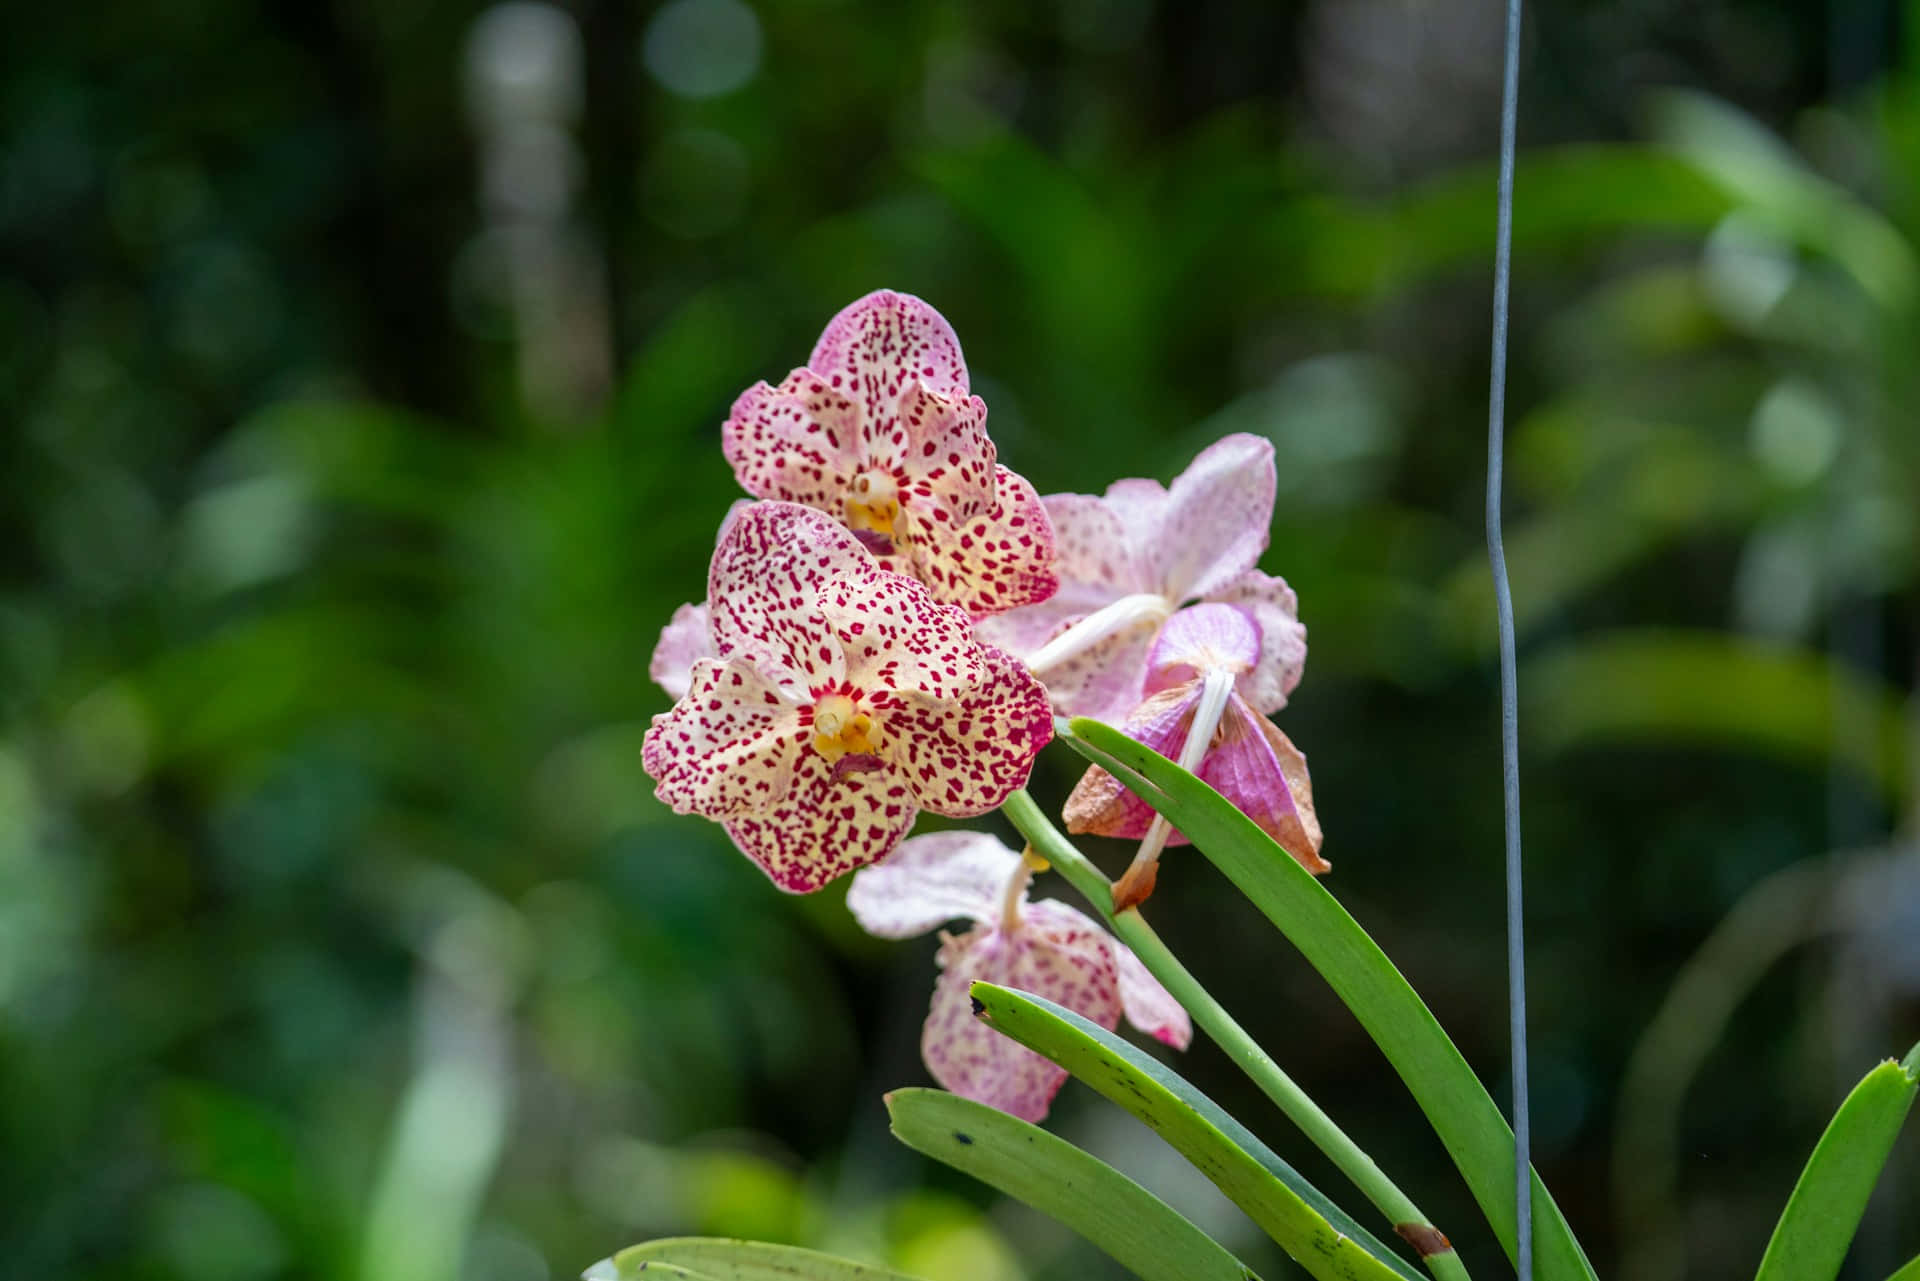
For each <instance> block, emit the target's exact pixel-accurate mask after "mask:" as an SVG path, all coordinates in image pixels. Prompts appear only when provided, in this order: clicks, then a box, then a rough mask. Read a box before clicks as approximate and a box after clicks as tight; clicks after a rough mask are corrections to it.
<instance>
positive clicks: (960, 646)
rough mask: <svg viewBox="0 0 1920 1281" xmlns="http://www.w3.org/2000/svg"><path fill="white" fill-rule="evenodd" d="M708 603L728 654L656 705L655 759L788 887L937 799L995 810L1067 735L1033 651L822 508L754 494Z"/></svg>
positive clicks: (728, 542)
mask: <svg viewBox="0 0 1920 1281" xmlns="http://www.w3.org/2000/svg"><path fill="white" fill-rule="evenodd" d="M707 610H708V620H707V621H708V632H707V639H708V641H709V642H710V644H711V646H712V652H711V656H706V657H698V658H695V659H694V660H693V662H692V665H691V669H690V671H689V674H688V676H687V692H686V693H685V694H684V695H683V696H682V697H681V698H680V701H679V702H678V703H676V704H675V705H674V707H673V708H672V709H671V710H670V711H667V712H663V713H661V714H660V715H658V716H656V717H654V720H653V726H652V728H650V729H649V730H648V731H647V735H646V741H645V745H644V748H643V751H642V760H643V763H644V764H645V766H646V770H647V773H648V774H650V775H652V776H653V779H654V782H655V784H656V786H657V789H658V793H659V796H660V799H661V800H663V801H665V802H666V803H667V804H669V805H671V806H672V807H673V809H674V811H675V812H676V813H681V814H689V813H691V814H701V815H704V816H706V817H707V818H711V819H715V820H717V821H719V822H720V823H722V824H723V825H724V826H725V827H726V830H727V833H728V834H729V835H730V836H732V837H733V840H734V843H735V844H737V845H738V846H739V847H740V849H741V850H742V852H744V853H745V854H746V855H747V856H748V857H749V858H751V859H753V860H754V862H756V863H758V864H759V865H760V866H761V868H762V869H764V870H765V871H766V873H767V875H768V876H769V877H771V878H772V879H773V882H774V884H776V885H778V886H779V887H780V888H781V889H784V890H788V891H790V892H794V893H805V892H808V891H811V890H816V889H818V888H820V886H822V885H824V884H826V883H827V882H828V881H830V880H832V879H833V878H835V877H837V876H839V875H841V874H843V873H845V872H849V871H852V870H853V869H854V868H856V867H861V866H864V865H865V864H868V863H873V862H876V861H878V860H879V859H882V858H884V857H886V855H887V854H889V853H891V852H892V850H893V849H894V847H895V846H896V845H898V844H899V843H900V841H901V839H902V838H903V837H905V836H906V834H907V830H908V829H909V828H910V827H912V825H913V820H914V816H915V815H916V814H917V813H918V811H919V810H921V809H926V810H930V811H932V812H933V813H936V814H945V815H949V816H953V817H961V816H967V815H973V814H982V813H985V812H986V811H988V810H991V809H994V808H995V807H997V806H998V805H1000V804H1001V803H1002V802H1003V801H1005V800H1006V798H1007V797H1008V796H1009V795H1011V794H1012V792H1013V791H1014V790H1015V789H1016V788H1018V787H1020V786H1022V785H1023V784H1024V783H1025V782H1026V778H1027V773H1028V771H1029V769H1031V767H1032V764H1033V758H1034V756H1035V755H1036V754H1037V753H1038V752H1039V750H1040V749H1041V748H1042V747H1043V746H1045V745H1046V743H1047V741H1048V740H1049V739H1050V738H1051V737H1052V735H1053V721H1052V714H1051V712H1050V710H1049V708H1048V706H1047V696H1046V691H1045V690H1044V689H1042V688H1041V686H1040V684H1039V682H1038V681H1036V680H1035V679H1034V678H1033V676H1032V675H1031V674H1030V673H1028V672H1027V670H1026V669H1025V668H1024V667H1022V666H1021V665H1020V663H1019V662H1018V661H1017V660H1015V659H1014V658H1012V657H1011V656H1009V655H1007V654H1005V653H1002V652H1001V651H1000V650H997V649H995V648H993V647H992V646H989V645H983V644H981V643H980V642H978V641H977V640H975V639H974V636H973V629H972V623H971V620H970V619H969V618H968V617H967V615H966V613H965V612H964V611H962V610H960V609H957V608H954V607H953V606H950V605H943V604H941V603H939V602H937V601H935V600H934V599H933V598H932V597H931V596H929V595H928V593H927V589H926V588H925V587H923V586H922V585H921V584H920V583H919V582H918V581H916V580H914V579H912V578H908V577H906V576H905V575H902V574H896V573H892V572H890V571H887V570H885V569H882V568H880V566H879V565H878V564H877V563H876V562H875V561H874V558H873V557H872V556H870V555H868V554H867V551H866V550H865V548H864V547H863V546H862V545H861V543H860V541H859V540H858V539H856V538H855V537H854V536H853V535H852V534H851V533H849V532H848V531H847V530H846V529H845V528H843V527H842V526H840V525H839V524H837V523H836V522H834V521H832V520H830V519H828V518H827V517H826V516H823V515H821V514H820V513H819V512H817V511H814V510H813V509H812V508H809V507H802V506H799V505H797V504H793V503H752V504H748V505H746V506H743V507H741V508H739V509H738V510H737V511H736V512H735V513H734V514H733V516H732V517H731V518H730V519H729V521H728V523H727V525H726V527H725V528H724V529H723V531H722V532H721V535H720V543H719V546H718V548H717V549H716V550H715V552H714V556H713V563H712V566H711V568H710V569H709V572H708V578H707ZM697 617H698V614H697V607H694V606H688V607H686V608H685V609H684V610H683V611H682V612H681V613H680V614H678V615H676V619H675V623H674V624H673V625H671V626H670V627H669V629H668V631H669V633H675V637H674V640H675V644H676V645H678V646H679V647H680V648H681V650H683V651H691V650H692V649H693V648H694V641H695V639H696V638H694V637H693V636H692V632H693V630H694V623H695V621H696V619H697ZM666 641H667V638H664V637H663V642H662V645H663V648H666V647H667V644H666ZM658 662H659V655H658V654H656V663H658Z"/></svg>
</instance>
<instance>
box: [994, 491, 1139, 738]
mask: <svg viewBox="0 0 1920 1281" xmlns="http://www.w3.org/2000/svg"><path fill="white" fill-rule="evenodd" d="M1040 501H1041V506H1042V507H1043V508H1044V509H1045V511H1046V514H1047V520H1048V524H1049V525H1050V526H1051V527H1052V530H1053V543H1054V553H1055V554H1054V562H1053V570H1054V574H1055V576H1056V577H1057V578H1058V580H1059V584H1058V587H1057V589H1056V590H1055V591H1054V592H1053V594H1052V595H1050V596H1048V597H1047V598H1046V599H1045V600H1044V601H1041V602H1038V603H1036V604H1031V605H1026V606H1023V607H1021V608H1018V609H1014V610H1012V611H1010V612H1008V613H1004V614H996V615H994V616H993V617H992V618H983V619H981V620H980V623H979V631H980V639H981V640H984V641H986V642H987V643H988V644H989V645H998V646H999V647H1000V648H1001V649H1004V650H1006V651H1007V652H1008V653H1009V654H1013V655H1016V656H1018V657H1020V658H1026V657H1027V656H1028V655H1029V654H1032V653H1033V652H1034V651H1035V650H1037V649H1039V648H1040V647H1041V646H1042V645H1044V644H1046V643H1047V642H1048V641H1050V640H1052V639H1053V638H1054V637H1055V636H1057V635H1059V634H1060V633H1061V632H1062V631H1065V630H1066V628H1067V627H1068V626H1069V625H1071V624H1073V623H1076V622H1078V621H1079V620H1080V619H1082V618H1085V617H1086V616H1087V615H1089V614H1091V613H1094V612H1095V611H1096V610H1098V609H1100V607H1101V606H1103V605H1108V604H1111V603H1112V602H1113V601H1115V600H1118V599H1119V598H1120V597H1122V596H1130V595H1133V594H1135V593H1137V592H1142V591H1145V590H1147V586H1146V584H1145V582H1144V580H1143V579H1142V578H1141V576H1140V575H1139V574H1137V573H1135V572H1134V570H1133V567H1132V562H1131V557H1130V553H1129V552H1128V551H1127V546H1126V531H1125V530H1124V529H1122V528H1121V526H1120V521H1119V520H1118V518H1116V517H1115V516H1114V514H1113V513H1112V512H1111V511H1109V510H1108V509H1107V506H1106V504H1105V503H1104V502H1102V501H1101V500H1100V499H1098V498H1093V497H1090V496H1088V495H1086V494H1049V495H1047V496H1046V497H1045V498H1043V499H1041V500H1040ZM1048 677H1049V685H1051V684H1052V679H1051V677H1052V673H1049V674H1048ZM1076 714H1079V713H1076Z"/></svg>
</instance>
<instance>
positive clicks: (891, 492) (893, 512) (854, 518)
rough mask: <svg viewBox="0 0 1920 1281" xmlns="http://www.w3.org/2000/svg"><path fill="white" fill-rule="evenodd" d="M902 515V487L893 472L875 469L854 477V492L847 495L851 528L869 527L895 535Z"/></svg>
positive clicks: (888, 535) (888, 534) (885, 533)
mask: <svg viewBox="0 0 1920 1281" xmlns="http://www.w3.org/2000/svg"><path fill="white" fill-rule="evenodd" d="M899 519H900V487H899V486H898V485H896V484H894V481H893V477H892V476H890V475H888V474H887V473H886V472H884V471H878V470H873V471H863V472H861V473H860V474H859V475H858V476H855V477H854V478H853V492H852V493H850V494H848V495H847V528H848V529H870V530H872V531H873V532H874V533H876V534H880V535H882V536H883V537H886V538H892V537H893V527H894V523H895V522H896V521H898V520H899Z"/></svg>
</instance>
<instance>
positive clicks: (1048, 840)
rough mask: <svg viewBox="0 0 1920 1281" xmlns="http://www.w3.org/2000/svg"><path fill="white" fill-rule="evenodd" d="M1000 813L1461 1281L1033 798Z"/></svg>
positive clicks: (1396, 1195)
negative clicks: (1122, 905)
mask: <svg viewBox="0 0 1920 1281" xmlns="http://www.w3.org/2000/svg"><path fill="white" fill-rule="evenodd" d="M1003 808H1004V810H1005V812H1006V815H1007V818H1008V819H1009V820H1011V821H1012V823H1013V825H1014V826H1015V827H1016V828H1018V829H1019V830H1020V834H1021V835H1022V836H1024V837H1026V838H1027V840H1028V841H1029V842H1030V843H1031V844H1032V846H1033V848H1034V849H1035V850H1037V851H1038V852H1039V853H1040V854H1041V855H1042V856H1043V857H1045V858H1046V859H1047V860H1048V861H1049V862H1050V863H1052V865H1053V866H1054V868H1055V869H1056V870H1058V871H1059V873H1060V874H1061V875H1062V876H1064V877H1066V878H1067V880H1068V882H1069V883H1070V884H1072V886H1073V888H1074V889H1076V890H1078V891H1079V892H1080V895H1081V896H1082V897H1083V898H1085V899H1086V900H1087V902H1089V903H1091V904H1092V905H1093V906H1094V908H1095V909H1096V910H1097V911H1098V912H1099V913H1100V915H1101V916H1102V917H1104V918H1105V919H1106V921H1107V923H1108V924H1109V925H1111V926H1112V927H1113V932H1114V933H1115V934H1117V935H1118V936H1119V937H1120V940H1121V941H1122V942H1123V943H1125V944H1126V945H1127V946H1128V947H1130V948H1132V949H1133V952H1134V955H1136V956H1138V957H1139V958H1140V960H1141V962H1142V963H1143V964H1145V965H1146V967H1147V969H1148V971H1149V972H1150V973H1152V975H1153V977H1155V978H1156V979H1159V980H1160V983H1161V985H1162V986H1163V987H1165V988H1166V989H1167V991H1169V992H1171V993H1172V994H1173V996H1174V999H1176V1000H1178V1001H1179V1002H1180V1004H1181V1005H1183V1006H1185V1007H1186V1010H1187V1013H1188V1014H1190V1015H1192V1016H1193V1021H1194V1022H1195V1023H1198V1024H1199V1025H1200V1027H1201V1030H1203V1031H1204V1032H1206V1034H1207V1035H1208V1036H1209V1037H1211V1038H1213V1042H1214V1044H1216V1045H1218V1046H1219V1047H1220V1048H1221V1049H1223V1050H1225V1051H1226V1052H1227V1055H1228V1057H1230V1058H1232V1059H1233V1061H1234V1062H1235V1063H1237V1064H1239V1065H1240V1070H1241V1071H1243V1072H1245V1073H1246V1074H1247V1076H1248V1077H1249V1078H1250V1079H1251V1080H1252V1081H1253V1083H1254V1084H1255V1085H1257V1086H1259V1087H1260V1090H1261V1092H1262V1093H1263V1094H1265V1095H1266V1096H1267V1097H1268V1098H1269V1099H1271V1100H1273V1102H1274V1104H1275V1105H1277V1106H1278V1107H1279V1109H1280V1110H1281V1111H1282V1112H1284V1113H1286V1114H1287V1118H1288V1119H1289V1120H1291V1121H1292V1122H1293V1123H1294V1124H1295V1125H1296V1126H1298V1127H1299V1128H1300V1131H1301V1133H1303V1134H1305V1135H1306V1136H1307V1138H1308V1139H1309V1140H1310V1141H1311V1142H1312V1143H1313V1145H1314V1146H1315V1147H1317V1148H1319V1149H1320V1150H1321V1151H1322V1152H1324V1153H1325V1154H1326V1155H1327V1157H1328V1158H1329V1159H1330V1160H1332V1161H1333V1163H1334V1164H1335V1165H1337V1166H1339V1167H1340V1172H1341V1173H1342V1174H1344V1175H1346V1176H1347V1178H1348V1179H1349V1180H1351V1181H1352V1183H1353V1185H1354V1186H1355V1187H1356V1188H1358V1189H1360V1192H1361V1193H1362V1195H1364V1196H1365V1197H1366V1198H1367V1200H1369V1201H1371V1202H1373V1204H1374V1207H1375V1208H1376V1209H1378V1210H1379V1211H1380V1212H1381V1213H1382V1214H1384V1215H1386V1216H1387V1220H1388V1222H1389V1223H1390V1224H1392V1226H1393V1229H1394V1231H1395V1232H1396V1233H1398V1234H1399V1235H1400V1237H1401V1239H1403V1240H1405V1241H1407V1242H1408V1243H1409V1244H1411V1245H1413V1246H1414V1248H1415V1249H1416V1250H1419V1251H1421V1262H1423V1263H1425V1264H1426V1265H1427V1270H1428V1271H1430V1272H1432V1273H1433V1275H1434V1276H1435V1277H1436V1278H1438V1279H1439V1281H1468V1277H1467V1269H1466V1265H1464V1264H1463V1263H1461V1262H1460V1256H1459V1255H1458V1254H1456V1253H1455V1252H1454V1250H1453V1248H1452V1247H1451V1246H1450V1245H1444V1244H1442V1248H1439V1249H1437V1250H1436V1251H1435V1252H1434V1253H1431V1254H1429V1253H1426V1250H1427V1248H1429V1246H1428V1245H1427V1244H1424V1243H1444V1242H1445V1240H1446V1238H1445V1237H1443V1236H1441V1235H1440V1233H1439V1232H1438V1231H1437V1230H1435V1229H1434V1227H1433V1224H1432V1222H1431V1221H1430V1220H1429V1219H1428V1218H1427V1216H1426V1215H1425V1214H1424V1213H1422V1212H1421V1210H1420V1208H1419V1207H1418V1206H1417V1205H1415V1204H1414V1203H1413V1200H1412V1198H1410V1197H1409V1196H1407V1194H1406V1193H1405V1192H1402V1191H1401V1190H1400V1188H1399V1187H1398V1186H1397V1185H1396V1184H1395V1183H1394V1182H1393V1181H1392V1180H1391V1179H1389V1178H1388V1177H1387V1175H1386V1173H1385V1172H1384V1171H1383V1170H1381V1168H1380V1167H1379V1165H1378V1164H1376V1163H1375V1162H1374V1159H1373V1158H1372V1157H1370V1156H1368V1155H1367V1154H1366V1152H1365V1151H1363V1150H1362V1149H1361V1147H1360V1145H1359V1144H1357V1143H1355V1142H1354V1141H1353V1140H1352V1139H1351V1138H1349V1137H1348V1136H1347V1133H1346V1131H1344V1130H1342V1129H1341V1128H1340V1127H1339V1126H1338V1125H1337V1124H1336V1123H1335V1122H1334V1120H1333V1118H1332V1117H1330V1116H1328V1115H1327V1114H1326V1113H1325V1112H1324V1111H1322V1110H1321V1108H1320V1105H1319V1104H1318V1103H1315V1102H1314V1101H1313V1100H1312V1099H1311V1098H1310V1097H1308V1095H1307V1093H1306V1091H1304V1090H1302V1089H1301V1088H1300V1087H1299V1086H1298V1085H1296V1084H1295V1083H1294V1081H1293V1078H1292V1077H1290V1076H1288V1075H1287V1074H1286V1072H1285V1071H1284V1070H1282V1069H1281V1067H1280V1065H1279V1064H1278V1063H1275V1062H1274V1061H1273V1058H1272V1057H1271V1056H1270V1055H1268V1053H1267V1052H1266V1051H1265V1050H1263V1049H1261V1048H1260V1046H1259V1045H1258V1044H1257V1043H1256V1042H1255V1041H1254V1039H1253V1038H1252V1037H1251V1036H1249V1035H1248V1034H1247V1030H1246V1029H1245V1028H1243V1027H1241V1026H1240V1025H1239V1023H1237V1022H1235V1021H1234V1018H1233V1016H1232V1015H1231V1014H1229V1013H1227V1011H1226V1008H1225V1007H1224V1006H1222V1005H1221V1004H1220V1003H1219V1002H1218V1001H1216V1000H1214V999H1213V997H1212V996H1211V995H1210V994H1209V993H1208V992H1207V990H1206V989H1205V988H1204V987H1202V986H1200V980H1198V979H1196V978H1195V977H1194V976H1193V974H1192V973H1191V972H1190V971H1189V970H1188V969H1187V967H1186V966H1184V965H1182V964H1181V963H1180V960H1179V958H1178V957H1176V956H1174V954H1173V953H1172V952H1171V951H1169V950H1168V948H1167V945H1166V944H1165V943H1164V942H1162V941H1161V939H1160V936H1159V935H1158V934H1156V933H1154V931H1153V927H1152V926H1150V925H1148V924H1147V921H1146V918H1145V917H1143V916H1141V915H1140V912H1139V910H1138V909H1137V908H1127V909H1126V910H1124V911H1121V912H1115V911H1113V909H1112V904H1113V886H1112V885H1111V884H1110V883H1109V882H1108V880H1107V878H1106V876H1105V875H1104V874H1103V873H1102V872H1101V871H1100V869H1099V868H1097V867H1095V866H1094V865H1093V863H1092V862H1091V861H1090V860H1089V859H1088V858H1087V856H1086V855H1084V854H1082V853H1081V852H1080V850H1079V848H1078V847H1076V846H1075V845H1074V844H1073V842H1071V841H1069V840H1068V839H1067V838H1066V837H1065V836H1063V835H1061V833H1060V831H1059V829H1058V828H1056V827H1054V825H1053V824H1052V823H1051V822H1050V821H1048V819H1047V816H1046V815H1045V814H1044V813H1042V812H1041V809H1040V807H1039V805H1037V804H1036V803H1035V802H1034V799H1033V797H1032V796H1030V795H1028V793H1027V792H1026V791H1025V790H1024V789H1023V790H1021V791H1018V792H1015V793H1014V794H1013V795H1012V796H1011V797H1009V798H1008V799H1007V803H1006V805H1005V806H1004V807H1003Z"/></svg>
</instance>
